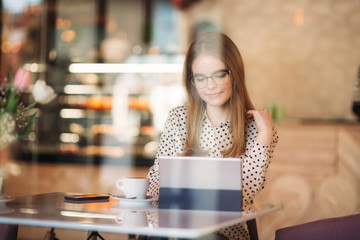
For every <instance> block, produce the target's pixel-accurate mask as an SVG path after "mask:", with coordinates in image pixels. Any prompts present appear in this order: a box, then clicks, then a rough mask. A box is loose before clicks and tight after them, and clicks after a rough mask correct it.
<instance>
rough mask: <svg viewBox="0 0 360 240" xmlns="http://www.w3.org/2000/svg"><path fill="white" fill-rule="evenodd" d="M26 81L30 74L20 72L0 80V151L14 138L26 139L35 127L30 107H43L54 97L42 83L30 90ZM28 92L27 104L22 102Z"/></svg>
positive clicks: (33, 113) (51, 90)
mask: <svg viewBox="0 0 360 240" xmlns="http://www.w3.org/2000/svg"><path fill="white" fill-rule="evenodd" d="M30 80H31V73H30V72H28V71H26V70H25V69H23V68H20V69H19V70H18V71H17V72H16V74H15V77H13V76H12V74H9V77H6V76H5V75H2V76H0V150H1V149H3V148H5V147H7V146H9V145H11V144H12V143H13V142H14V141H15V140H17V139H18V138H23V139H26V138H27V136H28V134H29V133H30V132H31V130H32V129H33V128H34V125H35V117H36V110H35V109H34V106H35V105H36V104H37V103H40V104H47V103H49V102H50V101H51V100H53V99H54V98H55V97H56V94H55V93H54V90H53V89H52V88H51V87H50V86H47V85H46V83H45V81H44V80H37V81H36V82H35V85H34V86H33V87H32V89H31V90H30V89H29V88H30V87H29V86H30ZM29 92H31V95H32V98H31V97H30V99H31V100H30V101H24V97H26V95H27V93H29ZM25 99H26V98H25ZM27 102H30V103H29V104H27Z"/></svg>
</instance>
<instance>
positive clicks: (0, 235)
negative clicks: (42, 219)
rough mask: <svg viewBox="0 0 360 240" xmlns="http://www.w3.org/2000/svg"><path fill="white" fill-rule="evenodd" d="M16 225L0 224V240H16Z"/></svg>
mask: <svg viewBox="0 0 360 240" xmlns="http://www.w3.org/2000/svg"><path fill="white" fill-rule="evenodd" d="M17 234H18V225H10V224H0V240H16V239H17Z"/></svg>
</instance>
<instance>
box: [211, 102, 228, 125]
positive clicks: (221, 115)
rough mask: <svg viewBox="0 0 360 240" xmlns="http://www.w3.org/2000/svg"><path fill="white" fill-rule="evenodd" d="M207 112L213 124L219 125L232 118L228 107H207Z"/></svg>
mask: <svg viewBox="0 0 360 240" xmlns="http://www.w3.org/2000/svg"><path fill="white" fill-rule="evenodd" d="M206 114H207V116H208V118H209V121H210V123H211V125H212V126H217V125H219V124H220V123H224V122H226V121H228V120H230V110H229V108H228V107H219V108H206Z"/></svg>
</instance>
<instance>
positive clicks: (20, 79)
mask: <svg viewBox="0 0 360 240" xmlns="http://www.w3.org/2000/svg"><path fill="white" fill-rule="evenodd" d="M30 79H31V74H30V72H28V71H26V70H25V69H23V68H19V70H17V72H16V74H15V77H14V86H16V87H17V88H18V89H20V90H21V91H26V90H27V89H28V87H29V84H30Z"/></svg>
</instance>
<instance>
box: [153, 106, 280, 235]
mask: <svg viewBox="0 0 360 240" xmlns="http://www.w3.org/2000/svg"><path fill="white" fill-rule="evenodd" d="M186 119H187V107H186V106H179V107H176V108H173V109H171V110H170V112H169V116H168V119H167V120H166V123H165V128H164V131H163V133H162V135H161V137H160V142H159V147H158V151H157V154H156V157H155V162H154V165H153V166H152V167H151V168H150V170H149V173H148V178H149V179H150V184H149V190H148V195H151V196H158V195H159V187H160V180H159V177H160V176H159V162H158V156H161V155H168V156H175V155H179V154H181V153H182V152H183V150H184V148H185V138H186V128H185V124H186ZM229 126H230V121H227V122H225V123H222V124H219V125H217V126H215V127H213V126H211V124H210V121H209V119H208V117H207V115H206V114H205V115H204V120H203V124H202V129H201V133H200V146H201V147H202V148H203V149H204V150H209V153H208V156H209V157H223V156H222V154H221V151H223V150H225V149H228V148H229V147H230V146H231V145H232V144H233V136H232V134H231V132H230V131H229ZM273 133H274V135H273V141H272V143H271V144H270V145H269V146H266V145H263V144H261V143H259V142H256V141H255V138H256V136H257V134H258V131H257V128H256V124H255V121H254V120H251V121H250V122H249V123H248V124H247V127H246V152H245V154H244V155H242V156H240V159H242V160H243V179H242V189H243V209H244V210H245V209H246V210H249V209H251V208H252V203H253V199H254V197H255V195H256V194H257V192H259V191H260V190H261V189H263V188H264V185H265V182H266V179H265V172H266V170H267V168H268V166H269V163H270V161H271V158H272V155H273V151H274V148H275V145H276V143H277V141H278V136H277V132H276V130H275V129H274V131H273ZM218 233H219V234H221V235H224V236H226V237H227V238H229V239H249V233H248V229H247V227H246V225H245V224H236V225H233V226H230V227H227V228H224V229H221V230H220V231H219V232H218Z"/></svg>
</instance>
